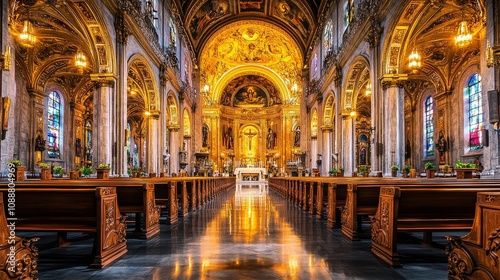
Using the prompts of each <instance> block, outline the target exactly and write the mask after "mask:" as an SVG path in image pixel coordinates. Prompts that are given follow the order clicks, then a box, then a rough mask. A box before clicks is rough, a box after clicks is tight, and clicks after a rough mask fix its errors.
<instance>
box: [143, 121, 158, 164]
mask: <svg viewBox="0 0 500 280" xmlns="http://www.w3.org/2000/svg"><path fill="white" fill-rule="evenodd" d="M146 121H147V123H146V125H147V127H146V134H147V137H146V147H147V151H146V162H147V171H148V173H153V172H154V173H158V172H159V169H158V153H159V152H158V145H157V143H158V131H159V127H158V123H159V122H160V121H159V116H157V115H155V116H149V117H148V118H147V119H146Z"/></svg>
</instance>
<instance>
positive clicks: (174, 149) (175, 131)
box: [167, 124, 180, 175]
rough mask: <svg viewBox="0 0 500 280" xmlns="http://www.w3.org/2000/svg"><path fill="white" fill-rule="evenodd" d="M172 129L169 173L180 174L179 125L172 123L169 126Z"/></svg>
mask: <svg viewBox="0 0 500 280" xmlns="http://www.w3.org/2000/svg"><path fill="white" fill-rule="evenodd" d="M167 128H168V130H169V131H170V137H169V138H170V148H169V150H170V164H169V169H170V170H169V171H168V172H169V174H172V173H176V174H177V175H179V169H180V168H179V128H180V127H179V125H174V124H170V125H169V126H168V127H167Z"/></svg>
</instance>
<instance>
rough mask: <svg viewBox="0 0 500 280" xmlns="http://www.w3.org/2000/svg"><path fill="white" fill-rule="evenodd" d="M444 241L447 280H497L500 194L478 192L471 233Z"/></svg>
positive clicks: (499, 245)
mask: <svg viewBox="0 0 500 280" xmlns="http://www.w3.org/2000/svg"><path fill="white" fill-rule="evenodd" d="M447 239H448V240H449V241H450V244H449V245H448V246H447V247H446V255H447V256H448V279H489V280H494V279H500V260H499V253H500V192H489V193H488V192H481V193H478V194H477V204H476V213H475V216H474V224H473V226H472V229H471V231H470V232H469V233H468V234H467V235H465V236H462V237H456V236H447Z"/></svg>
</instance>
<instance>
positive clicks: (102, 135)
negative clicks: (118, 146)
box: [90, 73, 115, 167]
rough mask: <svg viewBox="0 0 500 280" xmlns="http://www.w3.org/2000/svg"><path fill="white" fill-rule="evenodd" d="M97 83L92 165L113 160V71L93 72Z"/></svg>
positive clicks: (109, 162)
mask: <svg viewBox="0 0 500 280" xmlns="http://www.w3.org/2000/svg"><path fill="white" fill-rule="evenodd" d="M90 78H91V79H92V81H94V82H95V83H96V86H97V88H96V90H95V92H94V119H93V123H94V126H93V129H92V136H93V139H92V151H93V154H92V161H93V162H92V165H93V166H94V167H97V166H98V165H99V164H100V163H103V164H111V162H112V159H113V157H112V140H113V137H112V135H113V134H112V133H113V129H112V127H113V126H112V116H113V115H112V111H111V109H112V107H113V104H112V100H113V98H112V96H113V94H114V85H115V77H114V76H113V74H111V73H100V74H91V75H90Z"/></svg>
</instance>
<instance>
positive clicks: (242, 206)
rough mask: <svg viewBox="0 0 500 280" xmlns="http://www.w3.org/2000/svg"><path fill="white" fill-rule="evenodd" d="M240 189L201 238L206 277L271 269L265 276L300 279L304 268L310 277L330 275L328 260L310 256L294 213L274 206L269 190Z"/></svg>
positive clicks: (256, 187)
mask: <svg viewBox="0 0 500 280" xmlns="http://www.w3.org/2000/svg"><path fill="white" fill-rule="evenodd" d="M237 190H238V191H235V196H234V199H232V200H231V201H228V202H225V203H223V204H221V211H219V212H217V214H216V215H214V216H212V217H211V220H210V221H209V222H207V228H206V232H205V234H204V235H203V236H202V238H201V239H200V244H201V246H200V252H201V256H200V257H201V263H200V265H201V266H200V269H201V279H205V278H207V277H208V278H214V279H216V278H217V277H218V276H219V274H218V273H219V272H220V273H221V274H220V275H224V277H227V276H228V274H229V275H230V274H231V273H234V275H233V276H234V277H235V279H237V278H238V276H240V274H239V273H241V271H244V270H248V269H259V270H260V269H262V271H264V270H270V271H267V272H265V273H266V274H267V273H271V275H276V276H277V277H278V278H283V279H299V278H300V277H302V276H303V275H304V274H303V271H302V269H307V273H308V275H309V278H310V279H314V278H317V279H326V278H328V277H329V275H328V272H327V270H326V267H325V261H324V260H323V259H322V258H321V257H319V256H316V255H314V254H312V253H307V250H306V249H305V248H304V244H303V242H302V240H301V238H300V237H299V236H298V235H297V234H296V233H295V230H294V226H292V225H291V224H289V223H288V219H289V217H288V215H289V214H283V215H282V214H281V213H280V211H283V210H282V209H281V210H280V209H277V208H276V206H275V205H273V204H272V203H271V198H270V197H269V195H268V193H267V189H264V188H262V187H259V186H257V185H256V186H240V187H239V188H237ZM263 190H266V191H263ZM295 226H297V225H295ZM299 226H300V225H299ZM270 230H272V232H273V234H269V232H270ZM228 234H229V235H228ZM257 252H258V253H257ZM188 263H189V264H190V265H191V260H189V261H188ZM263 273H264V272H263ZM230 277H231V276H230Z"/></svg>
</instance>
